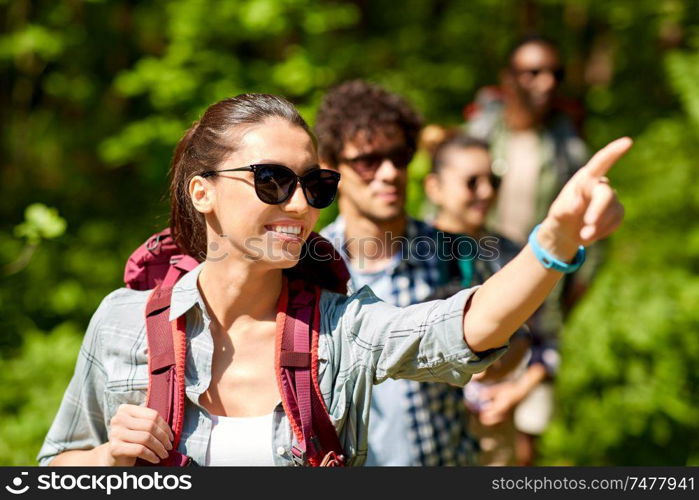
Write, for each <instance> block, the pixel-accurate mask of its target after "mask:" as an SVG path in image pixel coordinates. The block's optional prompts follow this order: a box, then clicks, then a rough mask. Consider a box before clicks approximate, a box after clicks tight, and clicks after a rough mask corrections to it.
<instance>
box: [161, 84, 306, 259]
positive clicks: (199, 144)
mask: <svg viewBox="0 0 699 500" xmlns="http://www.w3.org/2000/svg"><path fill="white" fill-rule="evenodd" d="M272 117H277V118H283V119H285V120H287V121H289V123H291V124H293V125H297V126H299V127H301V128H302V129H304V130H305V131H306V132H307V133H308V135H309V136H310V137H311V139H312V140H313V142H314V144H315V137H314V136H313V133H312V132H311V130H310V128H309V127H308V124H307V123H306V122H305V121H304V119H303V118H302V117H301V115H300V114H299V112H298V111H297V110H296V108H294V106H293V104H291V103H290V102H289V101H287V100H286V99H284V98H282V97H278V96H273V95H269V94H241V95H239V96H237V97H234V98H230V99H224V100H222V101H219V102H217V103H216V104H213V105H211V106H210V107H209V108H208V109H207V110H206V112H204V114H203V116H202V117H201V119H200V120H198V121H196V122H194V124H193V125H192V126H191V127H190V128H189V130H187V132H186V133H185V134H184V136H183V137H182V139H180V142H179V143H178V144H177V148H175V154H174V155H173V157H172V163H171V166H170V207H171V211H170V228H171V230H172V235H173V237H174V239H175V242H176V243H177V245H178V246H179V247H180V249H181V250H182V251H183V252H185V253H187V254H189V255H191V256H192V257H194V258H196V259H197V260H199V261H203V260H204V259H205V258H206V248H207V247H206V245H207V242H206V222H205V219H204V216H203V215H202V214H201V213H199V212H198V211H197V210H196V209H195V208H194V205H193V204H192V201H191V200H190V198H189V182H190V181H191V180H192V178H194V177H195V176H196V175H199V174H201V173H203V172H206V171H208V170H216V168H217V167H218V165H219V164H220V163H221V162H222V161H224V160H225V159H226V157H227V156H228V155H229V154H230V153H232V152H234V151H235V149H236V147H237V144H236V142H235V128H236V127H237V126H241V125H242V126H244V125H254V124H259V123H261V122H263V121H264V120H266V119H268V118H272ZM213 179H215V177H214V178H213Z"/></svg>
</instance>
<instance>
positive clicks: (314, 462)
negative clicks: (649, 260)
mask: <svg viewBox="0 0 699 500" xmlns="http://www.w3.org/2000/svg"><path fill="white" fill-rule="evenodd" d="M319 301H320V288H318V287H316V286H313V285H310V284H308V283H306V282H305V281H302V280H293V281H291V282H288V283H287V280H284V287H283V289H282V293H281V295H280V302H279V308H278V314H277V360H276V364H277V366H276V370H277V380H278V383H279V390H280V392H281V395H282V404H283V406H284V410H285V411H286V413H287V415H288V417H289V421H290V423H291V427H292V429H293V430H294V434H295V435H296V438H297V441H298V445H297V446H294V447H293V448H292V450H291V453H292V455H293V457H294V460H295V461H296V462H297V463H300V464H302V465H311V466H316V467H317V466H341V465H344V452H343V450H342V446H341V444H340V440H339V438H338V436H337V431H336V430H335V426H334V425H333V423H332V421H331V420H330V415H329V414H328V410H327V408H326V406H325V402H324V401H323V398H322V394H321V392H320V388H319V387H318V326H319V324H320V308H319Z"/></svg>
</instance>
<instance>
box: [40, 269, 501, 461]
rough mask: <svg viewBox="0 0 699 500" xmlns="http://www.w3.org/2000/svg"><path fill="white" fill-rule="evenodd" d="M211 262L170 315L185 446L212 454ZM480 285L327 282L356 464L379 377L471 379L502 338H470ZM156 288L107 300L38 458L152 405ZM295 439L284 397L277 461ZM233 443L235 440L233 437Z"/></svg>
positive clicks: (322, 375)
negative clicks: (336, 287) (385, 287)
mask: <svg viewBox="0 0 699 500" xmlns="http://www.w3.org/2000/svg"><path fill="white" fill-rule="evenodd" d="M202 266H203V264H201V265H200V266H198V267H197V268H195V269H194V270H193V271H191V272H189V273H187V274H186V275H185V276H183V277H182V279H180V281H179V282H178V283H177V284H176V285H175V287H174V289H173V293H172V302H171V311H170V320H174V319H176V318H178V317H179V316H181V315H182V314H186V318H187V358H186V367H185V386H186V408H185V421H184V429H183V433H182V438H181V441H180V444H179V447H178V450H179V451H180V452H182V453H185V454H187V455H189V456H190V457H192V459H194V461H196V462H197V463H199V464H204V463H205V458H206V452H207V449H208V445H209V437H210V434H211V426H212V420H211V416H210V414H209V413H208V411H207V410H206V409H205V408H203V407H202V406H201V404H200V403H199V396H200V395H201V394H202V393H204V392H205V391H206V390H207V388H208V387H209V384H210V382H211V360H212V353H213V339H212V336H211V332H210V330H209V324H210V318H209V315H208V313H207V310H206V306H205V304H204V301H203V299H202V297H201V294H200V292H199V289H198V286H197V278H198V276H199V273H200V272H201V269H202ZM474 290H475V288H471V289H467V290H463V291H462V292H460V293H458V294H457V295H455V296H454V297H451V298H449V299H447V300H444V301H434V302H427V303H423V304H419V305H415V306H410V307H407V308H397V307H394V306H391V305H388V304H386V303H384V302H382V301H380V300H379V299H377V298H376V296H375V295H374V294H373V293H372V292H371V290H370V289H369V288H367V287H364V288H362V289H361V290H359V291H357V292H356V293H354V294H352V295H351V296H345V295H339V294H335V293H331V292H327V291H323V292H322V295H321V299H320V317H321V325H320V328H319V341H318V358H319V367H318V380H319V386H320V390H321V393H322V395H323V398H324V400H325V403H326V405H327V408H328V411H329V414H330V417H331V419H332V421H333V423H334V425H335V428H336V430H337V432H338V435H339V437H340V443H341V444H342V446H343V449H344V451H345V453H346V455H347V464H348V465H362V464H363V463H364V460H365V459H366V453H367V423H368V418H369V406H370V401H371V393H372V386H373V385H374V384H377V383H380V382H382V381H383V380H386V379H387V378H389V377H391V378H409V379H412V380H418V381H426V380H434V381H443V382H448V383H452V384H456V385H460V386H461V385H463V384H465V383H466V382H467V381H468V380H469V378H470V376H471V374H473V373H475V372H479V371H482V370H484V369H485V368H486V367H487V366H488V365H490V364H491V363H492V362H493V361H495V360H496V359H497V358H498V357H499V356H500V355H501V354H502V353H503V352H504V349H505V348H504V347H503V348H500V349H497V350H494V351H490V352H488V353H487V354H482V355H481V356H479V355H477V354H475V353H473V352H472V351H471V350H470V349H469V347H468V345H467V344H466V342H465V341H464V338H463V326H462V324H463V311H464V307H465V305H466V302H467V300H468V298H469V297H470V296H471V294H472V293H473V292H474ZM149 293H150V292H149V291H136V290H130V289H125V288H122V289H119V290H116V291H114V292H112V293H111V294H109V295H108V296H107V297H106V298H105V299H104V300H103V301H102V303H101V304H100V306H99V308H98V309H97V311H96V312H95V314H94V316H93V317H92V320H91V321H90V324H89V326H88V329H87V332H86V334H85V338H84V340H83V343H82V346H81V348H80V353H79V356H78V361H77V364H76V368H75V373H74V375H73V378H72V379H71V381H70V384H69V386H68V388H67V390H66V392H65V394H64V397H63V401H62V402H61V405H60V407H59V409H58V414H57V415H56V417H55V419H54V421H53V424H52V425H51V428H50V430H49V432H48V435H47V436H46V439H45V441H44V444H43V446H42V448H41V450H40V451H39V455H38V457H37V459H38V461H39V464H40V465H48V463H49V462H50V461H51V460H52V459H53V458H54V457H55V456H56V455H57V454H59V453H61V452H63V451H67V450H75V449H83V450H87V449H91V448H94V447H96V446H98V445H100V444H102V443H105V442H107V441H108V435H109V426H110V420H111V418H112V417H113V416H114V414H115V413H116V411H117V409H118V408H119V405H121V404H124V403H127V404H135V405H144V404H145V400H146V391H147V388H148V357H147V339H146V332H145V306H146V301H147V299H148V296H149ZM294 444H296V438H295V436H294V435H293V432H292V430H291V426H290V424H289V420H288V418H287V416H286V414H285V413H284V410H283V408H282V405H281V404H279V405H278V406H277V407H276V409H275V410H274V419H273V432H272V436H271V437H270V446H271V447H272V451H273V454H274V461H275V465H295V462H294V461H293V459H292V456H291V454H290V449H291V447H292V445H294ZM232 445H233V446H235V444H234V443H233V444H232Z"/></svg>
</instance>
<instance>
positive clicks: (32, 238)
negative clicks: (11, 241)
mask: <svg viewBox="0 0 699 500" xmlns="http://www.w3.org/2000/svg"><path fill="white" fill-rule="evenodd" d="M65 230H66V221H65V220H64V219H62V218H61V217H60V216H59V215H58V211H57V210H56V209H55V208H49V207H47V206H46V205H42V204H41V203H33V204H32V205H29V206H28V207H27V209H26V210H25V212H24V222H23V223H22V224H20V225H19V226H17V227H16V228H15V236H18V237H20V238H26V239H27V241H28V242H29V243H30V244H32V245H36V244H38V243H39V241H41V239H42V238H45V239H51V238H57V237H59V236H61V235H62V234H63V233H64V232H65Z"/></svg>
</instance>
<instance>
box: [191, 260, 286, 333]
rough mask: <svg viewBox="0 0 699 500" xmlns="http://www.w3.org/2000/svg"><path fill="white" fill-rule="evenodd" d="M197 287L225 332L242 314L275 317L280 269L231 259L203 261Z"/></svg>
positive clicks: (280, 281) (257, 318)
mask: <svg viewBox="0 0 699 500" xmlns="http://www.w3.org/2000/svg"><path fill="white" fill-rule="evenodd" d="M198 286H199V291H200V292H201V295H202V297H203V299H204V302H205V303H206V306H207V308H208V309H209V312H210V314H211V315H212V320H213V321H216V322H217V323H218V324H219V325H220V326H221V327H222V328H223V329H224V331H225V330H228V329H229V328H230V327H231V325H232V324H233V322H234V321H235V320H236V319H238V318H240V317H242V316H247V317H249V318H252V319H255V320H259V321H263V320H274V318H275V316H276V311H277V301H278V299H279V294H280V293H281V289H282V271H281V269H270V268H265V267H263V266H260V265H259V263H257V264H253V263H248V262H244V261H235V260H234V259H232V258H228V259H223V260H221V261H219V262H213V261H206V262H205V263H204V267H203V269H202V270H201V273H200V274H199V281H198Z"/></svg>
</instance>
